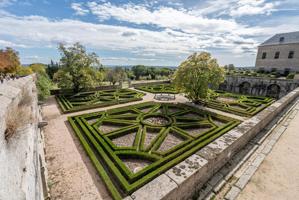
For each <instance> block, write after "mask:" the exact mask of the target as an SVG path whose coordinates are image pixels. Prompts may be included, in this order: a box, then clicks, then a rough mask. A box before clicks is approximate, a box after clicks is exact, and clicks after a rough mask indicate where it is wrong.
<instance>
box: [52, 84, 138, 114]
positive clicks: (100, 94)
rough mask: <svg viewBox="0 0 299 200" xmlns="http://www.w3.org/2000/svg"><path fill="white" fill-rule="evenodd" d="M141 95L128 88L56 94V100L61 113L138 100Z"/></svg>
mask: <svg viewBox="0 0 299 200" xmlns="http://www.w3.org/2000/svg"><path fill="white" fill-rule="evenodd" d="M143 96H144V93H141V92H136V91H133V90H130V89H119V90H118V89H116V90H100V91H88V92H80V93H77V94H68V95H56V100H57V102H58V104H59V106H60V108H61V110H62V112H63V113H70V112H76V111H81V110H87V109H91V108H99V107H106V106H112V105H115V104H122V103H128V102H132V101H140V100H142V97H143Z"/></svg>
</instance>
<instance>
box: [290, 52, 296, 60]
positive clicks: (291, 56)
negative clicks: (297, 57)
mask: <svg viewBox="0 0 299 200" xmlns="http://www.w3.org/2000/svg"><path fill="white" fill-rule="evenodd" d="M294 53H295V52H294V51H290V52H289V56H288V58H289V59H292V58H294Z"/></svg>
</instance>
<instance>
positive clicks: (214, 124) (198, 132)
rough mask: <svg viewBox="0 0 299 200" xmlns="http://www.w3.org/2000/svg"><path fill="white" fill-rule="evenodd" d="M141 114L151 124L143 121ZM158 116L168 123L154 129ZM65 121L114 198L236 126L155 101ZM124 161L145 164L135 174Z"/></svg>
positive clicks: (223, 119)
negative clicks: (120, 142)
mask: <svg viewBox="0 0 299 200" xmlns="http://www.w3.org/2000/svg"><path fill="white" fill-rule="evenodd" d="M146 116H153V118H152V119H153V120H152V121H150V122H149V121H145V120H146V119H148V117H146ZM161 118H163V119H166V120H169V121H168V122H167V123H165V126H161V124H159V125H156V123H157V122H160V121H159V120H161ZM156 120H158V121H156ZM68 121H69V123H70V124H71V126H72V128H73V130H74V132H75V133H76V135H77V136H78V138H79V140H80V141H81V143H82V145H83V147H84V149H85V150H86V152H87V154H88V156H89V157H90V159H91V161H92V162H93V164H94V166H95V168H96V170H97V171H98V173H99V175H100V177H101V178H102V179H103V181H104V182H105V184H106V186H107V188H108V189H109V191H110V193H111V195H112V197H113V198H114V199H121V198H123V197H125V196H127V195H129V194H131V193H133V192H134V191H135V190H137V189H138V188H140V187H141V186H143V185H144V184H146V183H148V182H149V181H151V180H152V179H154V178H155V177H157V176H159V175H160V174H161V173H163V172H165V171H166V170H168V169H169V168H171V167H173V166H174V165H176V164H178V163H179V162H181V161H182V160H184V159H186V158H187V157H188V156H190V155H192V154H194V153H195V152H197V151H198V150H199V149H200V148H202V147H204V146H205V145H207V144H209V143H210V142H212V141H213V140H215V139H216V138H218V137H219V136H221V135H223V134H224V133H226V132H227V131H229V130H230V129H232V128H234V127H235V126H237V125H238V124H239V123H240V122H239V121H238V120H235V119H232V118H228V117H223V116H221V115H217V114H215V113H211V112H208V111H203V110H199V109H195V108H194V107H189V106H187V105H183V104H170V103H156V102H147V103H141V104H137V105H131V106H126V107H121V108H116V109H111V110H107V111H101V112H96V113H90V114H84V115H79V116H73V117H69V118H68ZM107 127H110V129H107ZM129 134H134V135H133V142H132V143H131V144H130V143H126V142H124V143H122V144H119V143H117V142H115V141H114V140H115V139H116V140H117V139H119V138H121V139H120V141H122V142H123V141H126V139H123V137H124V136H128V135H129ZM150 135H151V136H153V135H154V137H152V138H150V137H149V136H150ZM169 137H174V138H175V139H176V140H175V141H176V142H173V141H172V140H169V139H168V138H169ZM149 138H150V140H148V139H149ZM146 140H148V142H147V144H146V142H145V141H146ZM170 144H171V145H170ZM161 147H163V148H161ZM165 147H167V148H165ZM126 159H134V160H136V161H146V162H147V165H146V166H144V167H143V168H141V169H139V171H134V170H133V169H130V168H129V167H128V166H127V165H126V163H125V160H126Z"/></svg>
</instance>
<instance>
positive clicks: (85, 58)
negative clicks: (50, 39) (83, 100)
mask: <svg viewBox="0 0 299 200" xmlns="http://www.w3.org/2000/svg"><path fill="white" fill-rule="evenodd" d="M58 49H59V51H60V53H61V59H60V64H61V65H60V69H59V70H58V71H57V72H56V73H55V74H54V80H56V81H57V82H58V86H59V87H60V88H73V89H74V91H75V92H79V90H80V89H83V88H89V87H95V86H97V85H99V82H101V81H102V79H103V75H102V73H101V72H100V71H99V70H98V69H99V67H100V61H99V58H98V56H97V55H96V54H95V53H90V54H88V53H87V52H86V50H85V48H84V47H83V46H82V45H81V44H80V43H75V44H74V45H73V46H70V47H65V46H64V45H63V44H60V45H59V48H58Z"/></svg>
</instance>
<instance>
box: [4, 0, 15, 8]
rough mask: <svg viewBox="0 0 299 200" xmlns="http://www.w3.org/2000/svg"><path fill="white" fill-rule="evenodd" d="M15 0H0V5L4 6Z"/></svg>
mask: <svg viewBox="0 0 299 200" xmlns="http://www.w3.org/2000/svg"><path fill="white" fill-rule="evenodd" d="M16 1H17V0H0V7H6V6H9V5H11V4H13V3H15V2H16Z"/></svg>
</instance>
